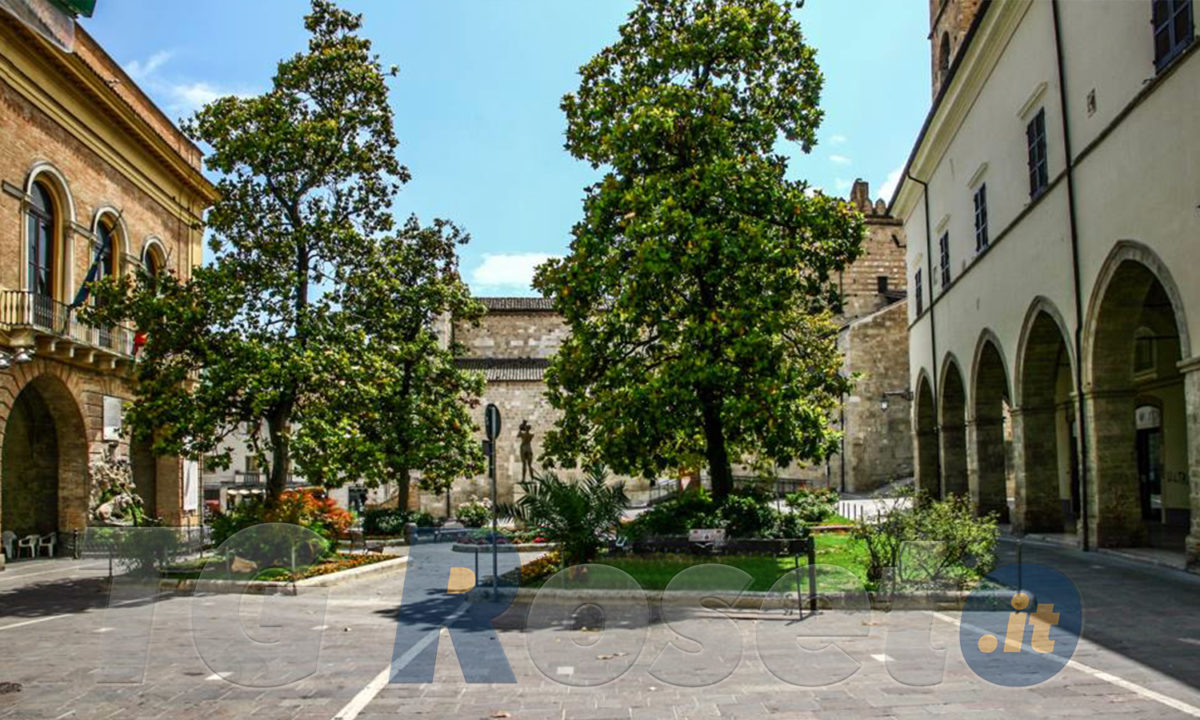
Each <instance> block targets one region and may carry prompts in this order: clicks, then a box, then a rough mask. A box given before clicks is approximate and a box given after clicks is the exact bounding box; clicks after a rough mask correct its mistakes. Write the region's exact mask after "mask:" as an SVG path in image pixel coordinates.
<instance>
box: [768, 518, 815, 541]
mask: <svg viewBox="0 0 1200 720" xmlns="http://www.w3.org/2000/svg"><path fill="white" fill-rule="evenodd" d="M771 537H773V538H803V537H808V523H806V522H804V519H803V518H801V517H800V516H799V515H797V514H796V513H793V512H788V513H780V514H779V524H778V526H777V527H776V528H775V532H774V533H773V534H772V535H771Z"/></svg>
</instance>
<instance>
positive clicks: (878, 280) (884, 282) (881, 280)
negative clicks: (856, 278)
mask: <svg viewBox="0 0 1200 720" xmlns="http://www.w3.org/2000/svg"><path fill="white" fill-rule="evenodd" d="M875 289H876V290H878V291H879V294H880V295H882V294H884V293H885V292H887V291H888V276H887V275H877V276H876V277H875Z"/></svg>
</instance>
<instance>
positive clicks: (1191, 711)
mask: <svg viewBox="0 0 1200 720" xmlns="http://www.w3.org/2000/svg"><path fill="white" fill-rule="evenodd" d="M927 612H929V614H930V615H932V616H934V617H935V618H937V619H939V620H941V621H943V622H948V623H950V624H951V625H956V626H961V625H962V621H961V620H959V619H957V618H954V617H951V616H950V615H946V614H945V613H940V612H934V611H932V610H930V611H927ZM968 627H971V626H968ZM1067 667H1070V668H1074V669H1075V670H1078V671H1079V672H1081V673H1084V674H1086V675H1091V676H1092V677H1094V678H1096V679H1097V680H1102V681H1104V682H1106V683H1109V684H1110V685H1116V686H1117V687H1119V688H1122V689H1125V690H1128V691H1129V692H1131V693H1134V694H1135V695H1141V696H1142V697H1144V698H1146V699H1147V700H1153V701H1154V702H1157V703H1161V704H1163V705H1166V706H1167V707H1169V708H1171V709H1173V710H1178V711H1179V712H1181V713H1184V714H1185V715H1190V716H1192V717H1200V707H1196V706H1195V705H1190V704H1188V703H1185V702H1184V701H1182V700H1176V699H1175V698H1173V697H1170V696H1169V695H1163V694H1162V693H1160V692H1157V691H1154V690H1151V689H1150V688H1147V687H1142V686H1141V685H1138V684H1137V683H1135V682H1130V681H1129V680H1126V679H1125V678H1123V677H1119V676H1117V675H1113V674H1112V673H1109V672H1105V671H1103V670H1099V669H1097V668H1094V667H1092V666H1091V665H1085V664H1083V663H1081V662H1079V661H1078V660H1074V659H1072V660H1068V661H1067Z"/></svg>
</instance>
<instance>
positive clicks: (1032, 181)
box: [1025, 108, 1050, 198]
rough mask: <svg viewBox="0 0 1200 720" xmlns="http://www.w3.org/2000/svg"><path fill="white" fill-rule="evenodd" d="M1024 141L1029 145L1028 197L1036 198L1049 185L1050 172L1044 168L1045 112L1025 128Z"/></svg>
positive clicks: (1039, 114) (1038, 113)
mask: <svg viewBox="0 0 1200 720" xmlns="http://www.w3.org/2000/svg"><path fill="white" fill-rule="evenodd" d="M1025 140H1026V142H1027V143H1028V145H1029V197H1031V198H1036V197H1037V196H1038V195H1041V194H1042V192H1043V191H1045V189H1046V186H1047V185H1049V184H1050V172H1049V169H1048V168H1047V166H1046V110H1045V108H1043V109H1041V110H1038V111H1037V115H1034V116H1033V120H1031V121H1030V122H1029V125H1027V126H1026V127H1025Z"/></svg>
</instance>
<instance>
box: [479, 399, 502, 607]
mask: <svg viewBox="0 0 1200 720" xmlns="http://www.w3.org/2000/svg"><path fill="white" fill-rule="evenodd" d="M483 427H484V432H485V433H486V434H487V439H488V441H487V456H488V479H489V480H491V481H492V598H493V599H494V598H496V596H497V593H498V590H497V585H498V583H499V578H498V576H499V574H500V560H499V557H498V556H497V555H496V545H497V543H496V533H498V532H499V530H500V529H499V527H498V525H497V522H496V438H497V437H498V436H499V435H500V408H498V407H496V406H495V405H493V404H492V403H488V406H487V408H485V409H484V411H483Z"/></svg>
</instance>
